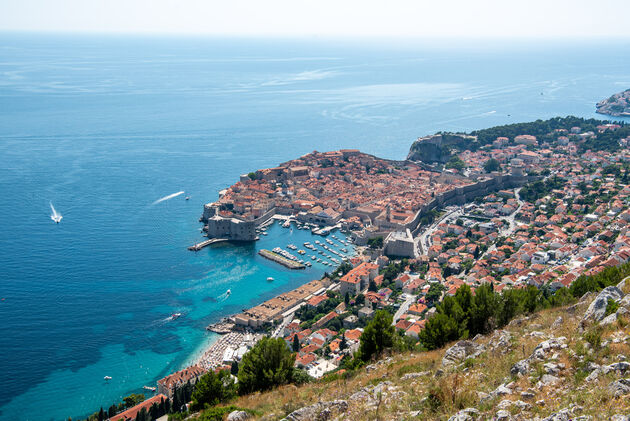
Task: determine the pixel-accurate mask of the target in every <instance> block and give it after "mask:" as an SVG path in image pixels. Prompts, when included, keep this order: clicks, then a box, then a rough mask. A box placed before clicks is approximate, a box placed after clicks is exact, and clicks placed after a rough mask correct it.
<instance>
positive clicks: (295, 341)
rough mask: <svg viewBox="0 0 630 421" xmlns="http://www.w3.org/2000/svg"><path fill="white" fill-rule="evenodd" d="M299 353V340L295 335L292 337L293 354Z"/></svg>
mask: <svg viewBox="0 0 630 421" xmlns="http://www.w3.org/2000/svg"><path fill="white" fill-rule="evenodd" d="M299 351H300V340H299V339H298V335H297V333H296V334H295V335H293V352H299Z"/></svg>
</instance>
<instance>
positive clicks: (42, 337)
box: [0, 34, 630, 420]
mask: <svg viewBox="0 0 630 421" xmlns="http://www.w3.org/2000/svg"><path fill="white" fill-rule="evenodd" d="M628 46H629V45H628V43H621V42H606V43H602V44H590V45H579V46H577V45H552V44H549V43H546V44H545V45H527V44H519V45H514V44H512V45H483V46H480V45H466V46H453V45H445V46H436V45H432V44H418V45H414V46H410V45H405V46H400V45H379V44H374V43H370V45H369V46H367V44H364V45H362V44H352V43H347V42H323V41H321V42H315V41H312V42H290V41H264V42H263V41H251V40H249V41H248V40H220V39H200V38H172V39H168V38H125V37H96V36H94V37H88V36H81V37H70V36H53V35H16V34H2V35H0V109H1V110H2V112H1V113H0V193H1V194H2V200H1V201H0V218H1V219H2V221H4V229H3V230H2V241H0V253H1V255H2V272H1V275H0V297H3V298H4V301H0V317H1V318H2V321H3V323H2V324H0V388H1V390H3V391H5V393H3V394H2V395H0V419H1V420H26V419H29V420H48V419H52V420H60V419H63V418H66V417H68V416H72V417H77V416H82V415H86V414H87V413H89V412H92V411H94V410H97V409H98V407H99V406H101V405H103V406H105V407H107V406H109V405H110V404H111V403H113V402H114V401H117V400H118V399H119V398H120V397H121V396H124V395H126V394H128V393H130V392H140V391H141V390H142V389H141V388H142V386H143V385H145V384H147V385H148V384H152V383H154V382H155V380H156V379H158V378H160V377H162V376H164V375H166V374H168V373H169V372H171V371H174V370H176V369H178V368H180V367H182V366H183V365H185V364H186V363H187V362H188V361H190V360H191V358H193V357H194V356H195V355H196V354H197V353H198V352H199V351H200V350H201V349H202V348H203V346H204V344H206V343H207V342H208V341H211V340H212V335H211V334H208V333H206V332H205V330H204V327H205V326H206V325H207V324H208V323H210V322H212V321H215V320H218V319H219V318H221V317H223V316H225V315H228V314H231V313H234V312H238V311H240V310H241V309H242V308H244V307H248V306H251V305H253V304H256V303H258V302H260V301H262V300H264V299H266V298H269V297H271V296H273V295H275V294H277V293H278V292H281V291H286V290H288V289H291V288H293V287H295V286H296V285H299V284H301V283H304V282H306V281H309V280H311V279H315V278H318V277H319V276H321V275H322V274H323V272H324V270H325V269H326V268H325V267H323V266H319V267H313V268H312V269H309V270H306V271H299V272H295V271H288V270H286V269H284V268H282V267H280V266H277V265H275V264H273V263H271V262H269V261H266V260H264V259H262V258H260V257H259V256H258V255H257V254H256V250H257V249H258V248H261V247H265V248H272V247H275V246H282V247H284V246H286V245H287V244H288V243H295V244H296V245H299V244H301V243H303V242H304V241H309V237H310V234H309V233H308V232H306V231H298V230H295V229H294V230H293V233H292V234H291V231H290V230H286V229H282V228H280V227H278V226H277V225H276V226H275V227H273V228H272V229H270V231H269V235H268V236H266V237H263V238H262V239H261V241H260V242H257V243H256V244H252V245H234V244H222V245H217V246H215V247H212V248H207V249H204V250H203V251H200V252H198V253H191V252H189V251H187V250H186V247H187V246H188V245H191V244H192V243H194V242H196V241H198V240H199V239H200V238H201V237H200V233H199V228H200V227H201V224H199V222H198V218H199V216H200V214H201V211H202V205H203V204H204V203H206V202H208V201H212V200H215V199H216V198H217V193H218V191H219V190H221V189H223V188H225V187H226V186H227V185H230V184H232V183H233V182H234V181H236V180H237V179H238V176H239V175H240V174H242V173H246V172H249V171H252V170H255V169H258V168H263V167H270V166H275V165H277V164H279V163H280V162H283V161H286V160H289V159H291V158H295V157H297V156H300V155H302V154H304V153H308V152H311V151H312V150H314V149H317V150H333V149H339V148H355V147H356V148H360V149H362V150H363V151H365V152H368V153H373V154H376V155H379V156H383V157H386V158H395V159H400V158H403V157H404V156H405V155H406V153H407V150H408V148H409V145H410V144H411V142H412V141H413V140H414V139H415V138H416V137H418V136H421V135H424V134H428V133H433V132H435V131H438V130H472V129H476V128H481V127H488V126H492V125H496V124H504V123H508V122H516V121H529V120H533V119H537V118H546V117H551V116H555V115H567V114H574V115H579V116H584V117H596V116H597V115H596V114H595V113H594V103H595V102H597V101H598V100H600V99H602V98H604V97H607V96H608V95H610V94H612V93H614V92H617V91H620V90H622V89H626V88H628V87H629V86H630V56H629V55H627V54H621V53H620V52H623V51H627V49H628ZM180 190H185V191H186V195H189V196H190V197H191V198H190V200H189V201H185V200H184V199H183V196H180V197H177V198H174V199H172V200H169V201H165V202H162V203H159V204H156V205H151V204H152V203H153V202H154V201H155V200H157V199H159V198H160V197H163V196H166V195H168V194H172V193H174V192H177V191H180ZM50 201H52V202H53V203H54V205H55V207H56V208H57V210H58V211H59V212H60V213H61V214H63V216H64V219H63V221H62V222H61V224H59V225H55V224H54V223H53V222H52V221H51V220H50V219H49V214H50V209H49V202H50ZM310 241H311V242H313V241H312V240H310ZM268 276H272V277H274V278H275V281H274V282H272V283H269V282H267V281H266V278H267V277H268ZM228 288H230V289H231V290H232V291H233V293H232V295H231V296H230V297H229V299H227V300H224V301H222V300H221V299H220V298H218V297H220V296H221V294H223V293H224V292H225V291H226V290H227V289H228ZM173 312H181V313H183V314H184V317H181V318H180V319H178V320H176V321H172V322H169V321H166V320H165V319H166V318H167V317H168V316H169V315H170V314H171V313H173ZM105 375H109V376H112V377H113V379H112V381H111V382H109V383H108V384H105V382H104V381H103V376H105Z"/></svg>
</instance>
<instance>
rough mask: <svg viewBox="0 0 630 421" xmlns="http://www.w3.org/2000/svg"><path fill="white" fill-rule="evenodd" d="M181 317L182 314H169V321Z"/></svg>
mask: <svg viewBox="0 0 630 421" xmlns="http://www.w3.org/2000/svg"><path fill="white" fill-rule="evenodd" d="M181 316H182V313H173V314H171V320H175V319H179V318H180V317H181Z"/></svg>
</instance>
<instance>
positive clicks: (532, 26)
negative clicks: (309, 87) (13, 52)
mask: <svg viewBox="0 0 630 421" xmlns="http://www.w3.org/2000/svg"><path fill="white" fill-rule="evenodd" d="M628 16H630V0H596V1H595V0H518V1H516V0H388V1H371V0H309V1H307V0H220V1H215V0H0V30H24V31H89V32H138V33H181V34H200V33H202V34H211V35H236V36H307V37H312V36H319V37H340V36H342V37H348V36H358V37H363V36H379V37H382V36H388V37H457V38H460V37H467V38H469V37H493V38H505V37H519V38H521V37H524V38H527V37H587V38H588V37H622V38H630V24H628Z"/></svg>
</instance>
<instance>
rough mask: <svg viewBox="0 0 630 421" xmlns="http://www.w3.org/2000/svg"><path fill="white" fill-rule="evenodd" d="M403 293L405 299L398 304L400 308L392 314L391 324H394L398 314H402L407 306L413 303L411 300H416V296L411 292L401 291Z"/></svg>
mask: <svg viewBox="0 0 630 421" xmlns="http://www.w3.org/2000/svg"><path fill="white" fill-rule="evenodd" d="M403 295H405V296H406V298H405V301H404V302H403V303H402V304H401V305H400V308H399V309H398V310H397V311H396V313H395V314H394V320H393V321H392V325H395V324H396V320H398V319H399V318H400V316H402V315H403V314H405V313H406V312H407V310H408V309H409V306H410V305H411V304H413V302H414V301H416V298H417V297H416V296H415V295H411V294H404V293H403Z"/></svg>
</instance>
